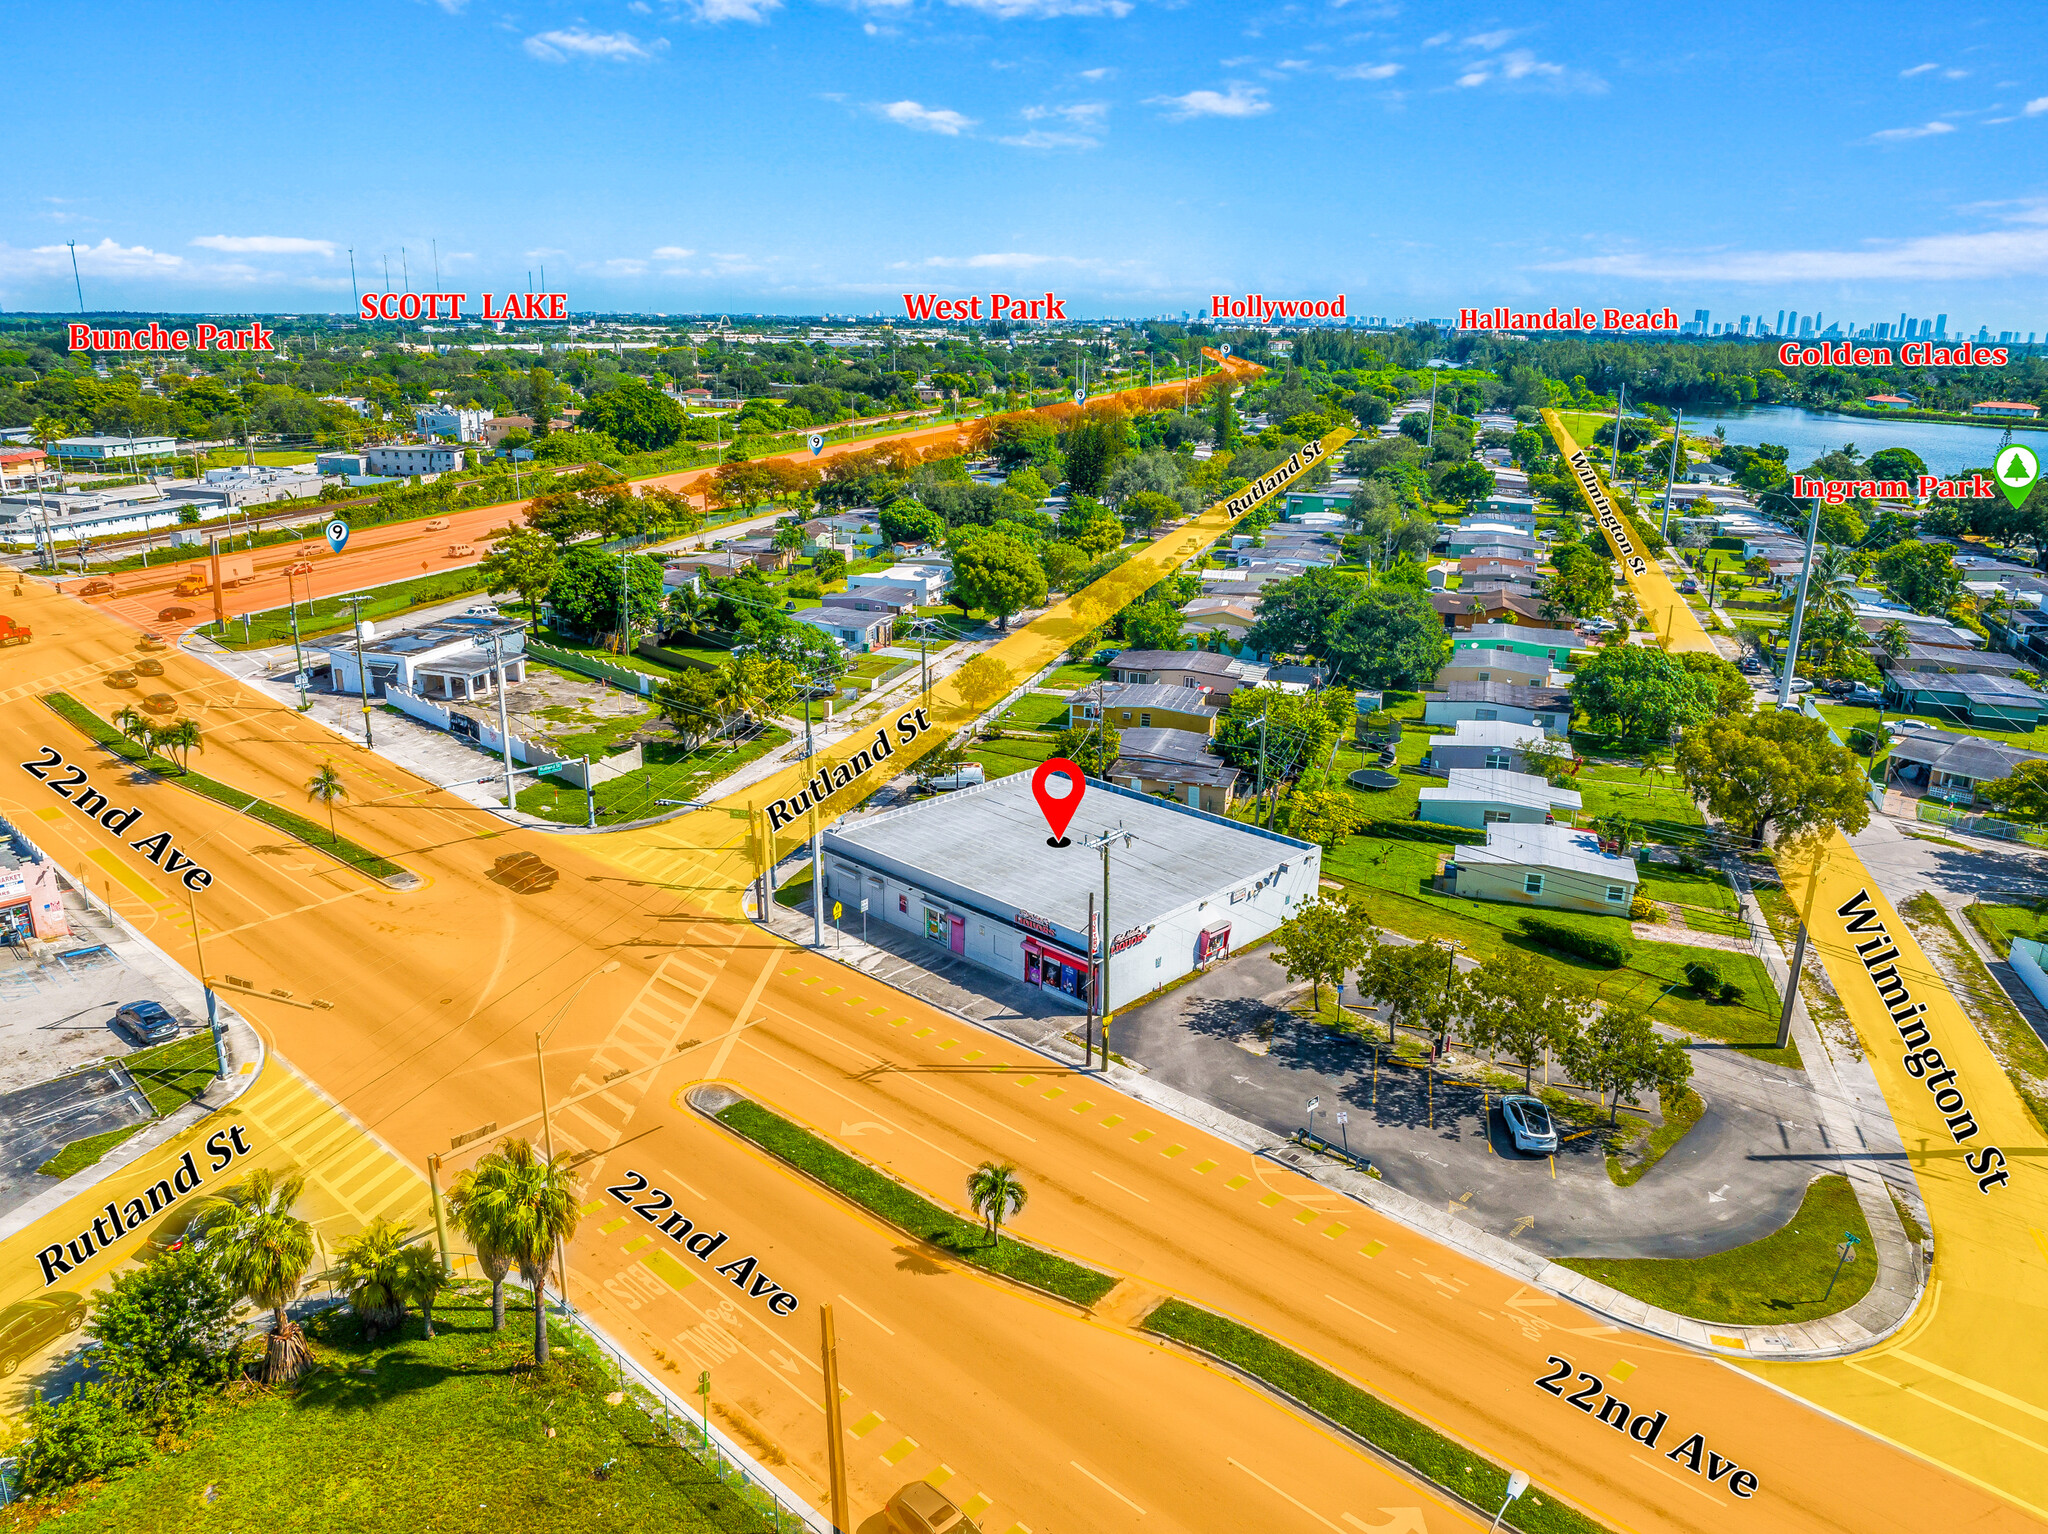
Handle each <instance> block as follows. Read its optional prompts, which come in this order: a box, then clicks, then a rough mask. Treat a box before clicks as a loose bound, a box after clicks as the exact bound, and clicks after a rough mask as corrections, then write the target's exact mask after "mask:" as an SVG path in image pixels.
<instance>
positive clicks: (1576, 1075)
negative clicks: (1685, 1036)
mask: <svg viewBox="0 0 2048 1534" xmlns="http://www.w3.org/2000/svg"><path fill="white" fill-rule="evenodd" d="M1563 1054H1564V1068H1565V1069H1566V1070H1567V1071H1569V1072H1571V1076H1572V1079H1573V1080H1574V1081H1576V1082H1579V1083H1581V1084H1582V1085H1584V1086H1589V1087H1591V1088H1593V1090H1594V1091H1596V1092H1601V1093H1606V1094H1608V1104H1607V1122H1608V1123H1610V1124H1612V1123H1613V1122H1614V1121H1615V1120H1616V1118H1617V1117H1619V1115H1620V1113H1621V1100H1622V1098H1623V1097H1628V1098H1630V1099H1631V1100H1633V1099H1634V1097H1635V1094H1637V1093H1638V1092H1641V1091H1643V1090H1645V1089H1646V1088H1649V1087H1655V1088H1656V1089H1657V1093H1658V1095H1659V1096H1660V1097H1662V1098H1664V1099H1665V1100H1666V1101H1672V1100H1675V1099H1676V1098H1677V1096H1678V1094H1679V1093H1681V1092H1683V1091H1684V1090H1685V1087H1686V1083H1688V1082H1689V1081H1691V1080H1692V1056H1691V1055H1690V1054H1688V1053H1687V1052H1686V1048H1685V1046H1684V1045H1683V1044H1681V1043H1679V1042H1678V1041H1677V1040H1675V1039H1660V1038H1659V1037H1657V1030H1656V1029H1655V1028H1653V1027H1652V1026H1651V1024H1650V1018H1649V1014H1648V1013H1646V1012H1644V1011H1643V1010H1642V1009H1641V1008H1639V1007H1630V1006H1623V1005H1621V1004H1619V1003H1613V1002H1610V1003H1609V1004H1608V1005H1607V1006H1605V1007H1603V1008H1602V1009H1601V1010H1600V1011H1599V1012H1598V1013H1597V1014H1595V1015H1594V1016H1593V1017H1591V1018H1589V1019H1588V1020H1587V1022H1586V1024H1585V1027H1584V1028H1583V1029H1582V1030H1581V1031H1579V1032H1578V1033H1576V1034H1574V1035H1573V1036H1572V1037H1571V1038H1570V1039H1568V1040H1567V1041H1566V1043H1565V1047H1564V1052H1563Z"/></svg>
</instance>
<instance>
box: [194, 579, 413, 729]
mask: <svg viewBox="0 0 2048 1534" xmlns="http://www.w3.org/2000/svg"><path fill="white" fill-rule="evenodd" d="M219 589H220V588H219V586H218V584H216V585H215V588H214V590H215V594H216V596H218V593H219ZM308 589H309V590H310V589H311V588H310V587H308ZM368 599H369V594H368V593H367V592H360V591H359V592H356V593H355V594H354V595H352V596H345V597H337V598H336V599H335V600H337V601H340V602H346V603H348V610H349V616H350V617H352V618H353V619H354V620H355V624H354V627H355V631H356V687H357V690H358V692H359V693H360V695H361V697H362V700H363V744H364V746H366V747H368V748H369V749H370V750H372V751H374V750H376V749H377V740H376V736H375V734H374V733H373V732H372V730H371V727H370V671H369V665H368V663H367V662H366V661H365V660H364V659H363V603H364V602H365V601H367V600H368Z"/></svg>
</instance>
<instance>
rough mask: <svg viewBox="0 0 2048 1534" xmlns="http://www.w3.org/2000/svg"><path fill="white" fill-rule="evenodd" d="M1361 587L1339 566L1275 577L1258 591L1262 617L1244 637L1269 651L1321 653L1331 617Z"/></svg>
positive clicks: (1355, 577) (1340, 609)
mask: <svg viewBox="0 0 2048 1534" xmlns="http://www.w3.org/2000/svg"><path fill="white" fill-rule="evenodd" d="M1361 589H1362V584H1361V582H1360V581H1359V579H1358V577H1357V576H1355V575H1346V574H1344V573H1342V572H1340V571H1337V570H1325V569H1316V570H1307V571H1304V572H1303V573H1302V574H1300V575H1297V576H1295V577H1293V578H1292V579H1291V580H1284V581H1275V582H1273V584H1272V585H1270V586H1267V587H1266V588H1265V589H1264V590H1263V591H1261V592H1260V593H1259V621H1258V622H1256V623H1254V624H1253V625H1252V626H1251V629H1250V631H1249V632H1248V633H1247V634H1246V635H1245V638H1246V640H1247V641H1248V642H1249V643H1250V644H1251V646H1252V647H1253V648H1254V649H1256V650H1259V651H1261V652H1263V653H1265V654H1268V655H1281V654H1285V655H1321V654H1322V653H1323V649H1324V644H1325V641H1326V640H1327V638H1328V635H1329V631H1330V620H1331V619H1332V618H1334V617H1336V615H1337V614H1338V613H1339V612H1341V611H1342V610H1343V608H1344V605H1345V604H1346V603H1347V602H1349V601H1350V600H1351V599H1352V598H1353V597H1354V596H1356V595H1357V594H1358V593H1359V591H1360V590H1361ZM1438 626H1439V627H1441V626H1442V625H1441V622H1439V625H1438Z"/></svg>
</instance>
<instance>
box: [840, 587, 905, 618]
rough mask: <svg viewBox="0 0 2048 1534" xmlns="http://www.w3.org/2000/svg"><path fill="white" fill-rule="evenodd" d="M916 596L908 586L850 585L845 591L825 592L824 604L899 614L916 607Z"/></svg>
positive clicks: (866, 611) (870, 611) (863, 610)
mask: <svg viewBox="0 0 2048 1534" xmlns="http://www.w3.org/2000/svg"><path fill="white" fill-rule="evenodd" d="M917 596H918V594H917V592H916V591H915V590H914V589H912V588H911V587H909V586H852V587H849V588H848V589H847V590H845V591H828V592H826V593H825V605H826V606H827V607H846V608H851V609H852V610H854V611H855V612H864V613H891V614H897V615H900V614H903V613H909V612H912V611H913V609H915V608H916V607H917V605H918V600H917ZM913 616H914V613H913Z"/></svg>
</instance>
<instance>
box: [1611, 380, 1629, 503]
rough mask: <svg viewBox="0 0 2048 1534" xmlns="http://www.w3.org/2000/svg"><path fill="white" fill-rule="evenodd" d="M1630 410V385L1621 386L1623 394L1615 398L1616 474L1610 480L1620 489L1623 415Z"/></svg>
mask: <svg viewBox="0 0 2048 1534" xmlns="http://www.w3.org/2000/svg"><path fill="white" fill-rule="evenodd" d="M1626 409H1628V385H1627V384H1623V385H1622V386H1621V392H1620V393H1619V394H1617V395H1615V397H1614V472H1613V473H1612V474H1611V475H1609V476H1608V478H1610V479H1612V480H1614V481H1615V488H1617V489H1619V488H1620V480H1621V413H1622V412H1623V411H1624V410H1626Z"/></svg>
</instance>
